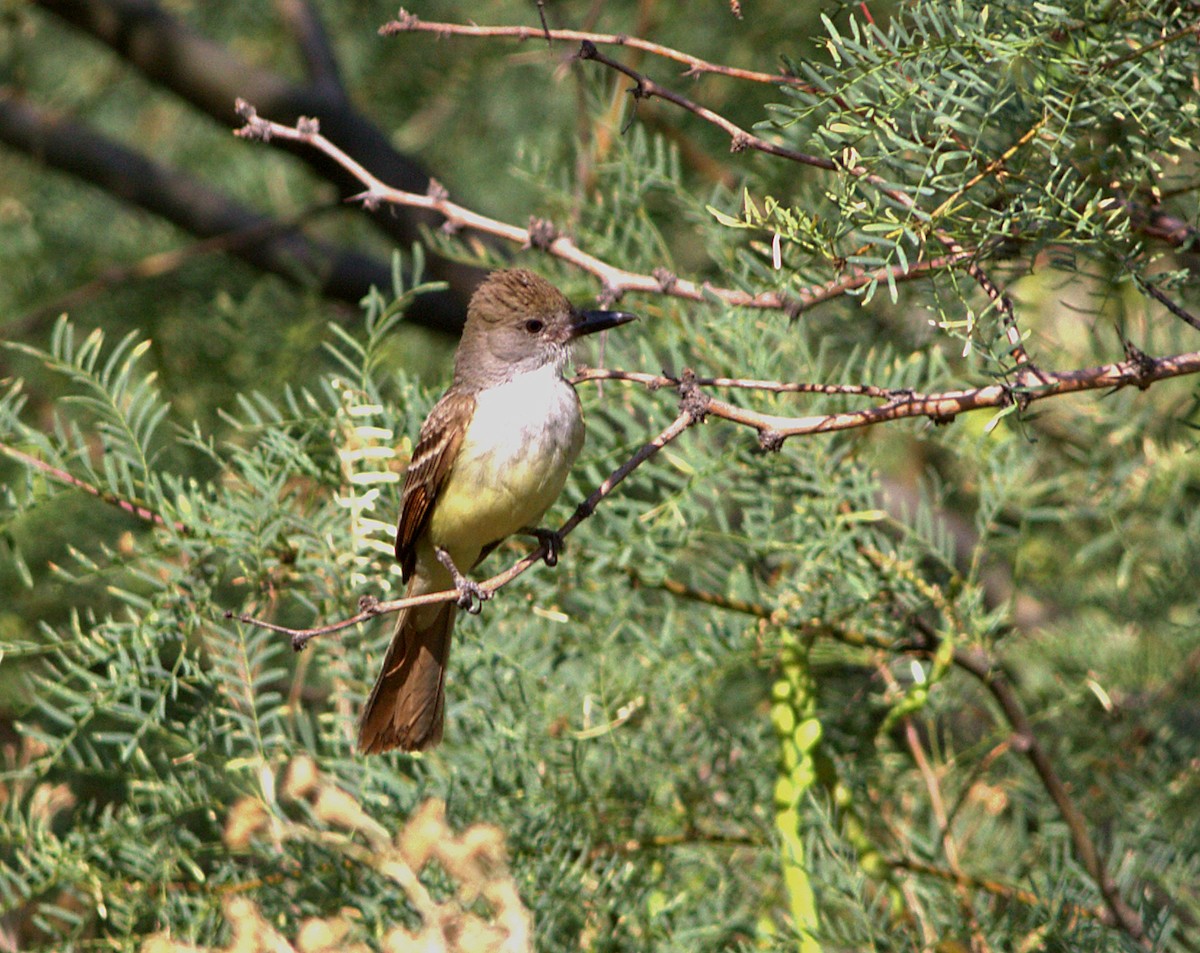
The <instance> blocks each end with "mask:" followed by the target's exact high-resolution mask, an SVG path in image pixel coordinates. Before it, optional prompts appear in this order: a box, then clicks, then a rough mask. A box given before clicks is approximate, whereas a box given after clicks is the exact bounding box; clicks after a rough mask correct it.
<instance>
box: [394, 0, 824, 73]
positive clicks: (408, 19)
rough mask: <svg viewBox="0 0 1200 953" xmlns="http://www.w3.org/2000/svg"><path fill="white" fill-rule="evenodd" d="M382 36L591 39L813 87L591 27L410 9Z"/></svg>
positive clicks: (703, 69) (699, 68)
mask: <svg viewBox="0 0 1200 953" xmlns="http://www.w3.org/2000/svg"><path fill="white" fill-rule="evenodd" d="M379 32H380V34H381V35H382V36H395V35H396V34H398V33H432V34H434V35H435V36H438V37H443V36H470V37H510V38H513V39H517V40H532V39H539V40H564V41H566V42H571V43H582V42H585V41H586V42H589V43H595V44H597V45H599V46H627V47H629V48H630V49H634V50H641V51H642V52H643V53H651V54H653V55H654V56H661V57H663V58H665V59H669V60H674V61H676V62H677V63H682V64H683V65H684V66H686V67H687V69H686V70H685V72H684V75H687V76H695V75H699V74H701V73H713V74H716V75H719V76H728V77H731V78H733V79H745V80H750V81H751V82H755V83H769V84H771V85H773V86H797V87H800V88H802V89H809V90H811V87H810V86H809V85H808V84H807V83H805V82H804V81H803V80H801V79H799V78H798V77H795V76H787V75H785V74H782V73H778V74H777V73H760V72H758V71H757V70H748V69H740V68H738V67H736V66H722V65H721V64H720V63H710V62H708V61H707V60H702V59H701V58H700V57H698V56H692V55H691V54H689V53H683V52H680V51H679V50H674V49H671V48H670V47H669V46H662V45H661V44H658V43H652V42H651V41H649V40H643V39H642V38H640V37H636V36H627V35H626V34H624V33H592V32H590V31H587V30H554V29H549V28H547V27H546V26H545V25H544V24H543V25H542V27H540V28H539V27H529V26H479V25H476V24H473V23H472V24H461V23H433V22H426V21H424V20H421V19H419V18H418V17H417V16H415V15H414V14H412V13H409V12H408V11H407V10H404V9H401V10H400V13H399V14H398V15H397V16H396V19H395V20H392V21H391V22H389V23H385V24H384V25H383V26H381V27H380V28H379Z"/></svg>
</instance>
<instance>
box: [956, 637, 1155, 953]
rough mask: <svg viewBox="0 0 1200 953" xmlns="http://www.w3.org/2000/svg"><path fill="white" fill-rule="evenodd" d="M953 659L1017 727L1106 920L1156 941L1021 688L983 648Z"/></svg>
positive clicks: (1017, 742)
mask: <svg viewBox="0 0 1200 953" xmlns="http://www.w3.org/2000/svg"><path fill="white" fill-rule="evenodd" d="M954 664H955V665H956V666H957V667H958V668H961V669H962V670H963V671H966V672H970V673H971V674H972V675H974V676H975V678H977V679H978V680H979V682H980V683H981V684H982V685H983V686H984V687H985V688H986V689H987V690H988V692H990V693H991V696H992V698H993V699H995V701H996V704H998V705H999V706H1000V710H1001V711H1003V712H1004V717H1005V719H1007V721H1008V723H1009V725H1010V726H1011V727H1012V730H1013V735H1014V737H1013V748H1014V749H1015V750H1017V751H1021V752H1023V753H1024V754H1025V756H1026V757H1027V758H1028V759H1029V762H1030V764H1032V765H1033V769H1034V771H1035V772H1037V775H1038V778H1039V779H1040V780H1041V782H1042V786H1043V787H1044V788H1045V789H1046V792H1047V793H1048V794H1049V795H1050V798H1051V800H1053V801H1054V804H1055V806H1056V807H1057V808H1058V812H1059V814H1060V815H1061V816H1062V819H1063V821H1064V822H1065V823H1066V825H1067V829H1068V830H1069V831H1070V834H1071V843H1072V845H1073V846H1074V848H1075V856H1076V857H1078V858H1079V861H1080V863H1082V864H1083V867H1084V869H1085V870H1086V871H1087V873H1088V876H1089V877H1091V878H1092V880H1093V881H1094V882H1095V884H1096V886H1097V887H1099V888H1100V895H1101V896H1102V897H1103V898H1104V903H1105V905H1106V906H1107V907H1108V913H1109V916H1106V917H1105V920H1106V921H1107V922H1111V923H1113V924H1114V925H1116V926H1119V927H1120V928H1121V929H1122V930H1124V931H1125V932H1126V933H1127V934H1129V936H1130V937H1132V938H1133V939H1134V940H1136V941H1138V943H1139V944H1140V945H1141V946H1143V947H1144V948H1146V949H1150V948H1151V946H1152V944H1151V943H1150V941H1149V939H1148V938H1147V936H1146V928H1145V926H1144V924H1143V923H1142V918H1141V917H1140V916H1139V915H1138V913H1137V911H1136V910H1134V909H1133V908H1132V907H1130V906H1129V905H1128V904H1127V903H1126V902H1125V900H1124V899H1123V898H1122V897H1121V892H1120V890H1118V889H1117V885H1116V882H1115V881H1114V880H1113V878H1112V875H1111V874H1110V873H1109V872H1108V868H1107V866H1106V865H1105V863H1104V862H1103V861H1102V860H1101V858H1100V852H1099V850H1097V848H1096V845H1095V844H1094V843H1093V842H1092V838H1091V835H1090V834H1089V833H1088V825H1087V819H1086V818H1085V817H1084V816H1083V814H1082V812H1080V810H1079V808H1078V807H1076V806H1075V802H1074V800H1073V799H1072V798H1071V794H1070V792H1069V791H1068V790H1067V786H1066V784H1064V783H1063V780H1062V778H1060V777H1059V776H1058V772H1057V771H1056V770H1055V768H1054V762H1053V760H1051V758H1050V756H1049V755H1048V754H1047V753H1046V749H1045V748H1043V747H1042V744H1041V742H1040V741H1039V740H1038V737H1037V735H1036V734H1035V733H1034V730H1033V723H1032V722H1031V721H1030V720H1029V716H1028V715H1027V714H1026V713H1025V709H1024V707H1023V706H1022V705H1021V701H1020V699H1019V698H1017V693H1016V692H1015V691H1014V690H1013V687H1012V685H1011V684H1010V683H1009V681H1008V678H1007V676H1005V674H1004V672H1003V671H1002V670H1001V669H1000V668H999V667H998V666H997V665H996V664H995V663H994V661H993V660H992V659H991V658H990V657H989V656H988V655H987V654H986V653H984V652H982V651H981V650H979V649H972V648H958V649H955V650H954Z"/></svg>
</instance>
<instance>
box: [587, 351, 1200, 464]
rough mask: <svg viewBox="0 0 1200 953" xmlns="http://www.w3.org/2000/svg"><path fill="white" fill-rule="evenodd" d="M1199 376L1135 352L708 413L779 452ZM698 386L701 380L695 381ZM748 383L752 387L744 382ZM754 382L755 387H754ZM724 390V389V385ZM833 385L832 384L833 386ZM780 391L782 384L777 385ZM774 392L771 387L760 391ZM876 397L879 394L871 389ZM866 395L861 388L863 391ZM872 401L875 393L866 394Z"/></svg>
mask: <svg viewBox="0 0 1200 953" xmlns="http://www.w3.org/2000/svg"><path fill="white" fill-rule="evenodd" d="M1197 373H1200V351H1189V352H1187V353H1184V354H1176V355H1173V356H1171V357H1159V358H1152V357H1149V356H1148V355H1145V354H1141V353H1136V354H1133V355H1131V356H1130V357H1129V358H1127V359H1126V360H1124V361H1117V362H1115V363H1112V364H1101V365H1099V366H1098V367H1086V368H1080V369H1079V370H1072V371H1038V372H1037V382H1038V383H1036V385H1029V386H1024V387H1022V388H1021V389H1019V390H1018V389H1015V388H1013V387H1010V386H1009V385H1007V384H989V385H986V386H984V387H973V388H965V389H962V390H948V391H941V392H938V393H930V394H918V393H913V392H910V391H898V392H888V391H882V393H883V394H884V395H886V399H885V400H884V402H883V403H881V404H878V405H876V406H874V407H867V408H864V409H862V410H855V411H845V412H842V413H836V414H814V415H811V416H807V417H783V416H779V415H776V414H764V413H760V412H758V411H754V410H748V409H746V408H744V407H738V406H736V405H734V404H730V403H728V402H726V401H723V400H717V399H715V398H713V399H710V400H709V401H708V404H707V408H706V409H707V412H708V413H709V414H711V415H712V416H714V417H720V418H722V419H725V420H730V421H732V422H734V423H738V424H743V425H745V426H747V427H753V428H754V429H755V430H757V431H758V435H759V441H760V443H762V445H763V447H764V448H765V449H772V450H773V449H778V448H779V446H780V445H782V443H783V441H784V440H785V439H786V438H788V437H796V436H801V435H804V434H815V433H830V432H832V431H835V430H851V429H854V428H857V427H869V426H872V425H874V424H878V423H883V422H884V421H887V420H899V419H902V418H906V417H927V418H929V419H930V420H932V421H933V422H934V423H938V424H945V423H949V422H950V421H952V420H953V419H954V418H955V417H956V416H958V415H959V414H963V413H967V412H968V411H972V410H980V409H983V408H987V407H997V408H1002V407H1008V406H1011V405H1012V404H1013V403H1014V402H1018V403H1020V404H1021V406H1024V405H1027V404H1029V403H1032V402H1033V401H1037V400H1044V399H1046V398H1048V397H1057V396H1060V395H1062V394H1073V393H1078V392H1080V391H1088V390H1108V389H1119V388H1122V387H1128V386H1131V385H1132V386H1134V387H1138V388H1143V389H1144V388H1146V387H1148V386H1150V385H1151V384H1153V383H1155V382H1156V381H1160V380H1166V379H1167V378H1171V377H1182V376H1185V375H1188V374H1197ZM580 379H581V380H592V379H606V380H620V379H626V380H630V381H633V382H635V383H641V384H645V385H647V386H651V387H655V386H663V385H664V384H666V383H670V382H671V381H672V380H673V379H672V378H667V377H658V376H655V375H642V374H637V373H630V372H626V371H587V372H585V373H584V374H582V375H581V376H580ZM696 383H700V379H697V380H696ZM744 383H745V384H750V383H752V382H744ZM754 383H758V382H754ZM724 386H728V385H724ZM795 386H796V390H797V391H798V392H800V391H809V389H810V388H811V392H813V393H853V392H854V391H852V390H851V391H831V390H827V389H825V385H807V386H806V385H795ZM835 386H836V385H835ZM781 387H782V385H781ZM762 389H773V388H762ZM874 392H875V393H880V389H878V388H876V389H874ZM861 393H863V394H867V391H866V390H865V389H864V390H863V391H861ZM870 396H874V394H870Z"/></svg>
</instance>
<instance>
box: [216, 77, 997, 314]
mask: <svg viewBox="0 0 1200 953" xmlns="http://www.w3.org/2000/svg"><path fill="white" fill-rule="evenodd" d="M237 108H238V114H239V115H240V116H241V117H242V118H243V119H244V120H245V121H246V125H245V126H243V127H242V128H241V129H238V130H236V131H235V135H238V136H240V137H242V138H245V139H260V140H263V141H269V140H271V139H284V140H287V141H290V142H299V143H305V144H307V145H309V146H311V147H312V148H314V149H316V150H318V151H320V152H322V153H324V154H325V155H326V156H328V157H329V158H331V159H332V160H333V161H335V162H336V163H338V164H339V165H340V166H341V167H342V168H343V169H345V170H346V171H347V172H349V173H350V174H351V175H352V176H354V178H355V179H357V180H358V181H359V182H360V183H361V184H362V185H363V187H364V190H363V191H362V192H360V193H359V194H357V195H355V196H354V197H353V198H354V199H355V200H356V201H360V202H362V203H363V205H365V206H367V207H369V208H373V207H375V206H378V205H380V204H384V203H386V204H390V205H399V206H405V207H409V208H418V209H424V210H428V211H432V212H436V213H438V214H439V215H440V216H441V217H442V219H443V225H442V227H443V228H444V229H446V230H448V231H452V232H453V231H459V230H462V229H469V230H472V231H476V232H481V233H484V234H487V235H493V236H495V237H497V238H502V239H504V240H506V241H509V242H512V243H514V244H516V245H520V246H521V247H523V248H537V249H539V250H541V251H544V252H546V253H547V254H549V255H552V256H554V257H555V258H558V259H560V260H562V261H565V262H567V263H568V264H571V265H574V266H575V267H577V268H579V269H581V270H582V271H585V272H587V273H588V274H591V275H594V276H595V277H596V278H598V279H599V280H600V282H601V284H602V286H603V291H602V293H601V295H600V298H601V300H602V301H603V302H604V303H608V304H611V303H612V302H613V301H616V300H618V299H619V298H621V297H622V295H624V294H625V293H626V292H630V291H632V292H645V293H650V294H660V295H666V296H668V297H674V298H681V299H684V300H687V301H706V300H713V299H715V300H718V301H721V302H723V303H725V304H727V305H730V306H732V307H741V308H755V309H762V310H775V311H785V312H787V313H789V314H792V315H796V314H800V313H801V312H803V311H806V310H808V309H809V308H812V307H814V306H815V305H817V304H822V303H824V302H826V301H830V300H833V299H834V298H837V297H840V296H842V295H845V294H848V293H850V292H852V291H856V290H858V289H859V288H864V287H867V286H868V285H871V284H873V283H878V282H893V283H894V282H902V281H911V280H913V279H915V278H918V277H921V276H924V275H928V274H930V273H932V272H935V271H944V270H947V269H950V268H954V267H957V266H959V265H961V264H962V263H963V262H966V261H969V260H970V259H971V257H972V256H973V255H974V252H973V251H972V250H970V249H962V248H959V249H955V250H952V251H951V252H949V253H947V254H945V255H941V256H938V257H935V258H929V259H925V260H922V261H917V262H913V263H911V264H910V265H908V266H907V267H900V266H898V265H891V266H887V267H884V268H879V269H875V270H873V271H863V270H859V269H854V270H850V271H848V272H847V273H846V274H844V275H842V276H841V277H838V278H834V279H831V280H830V281H828V282H825V283H823V284H818V285H811V286H808V287H806V288H801V289H799V290H797V291H795V292H792V293H790V294H784V293H781V292H776V291H766V292H762V293H760V294H757V295H751V294H748V293H747V292H744V291H739V290H737V289H733V288H718V287H715V286H713V285H711V284H709V283H708V282H704V283H701V284H697V283H696V282H693V281H688V280H687V279H684V278H679V277H677V276H676V275H673V274H671V273H670V272H668V271H666V270H665V269H656V270H655V272H654V273H653V274H649V275H646V274H639V273H637V272H632V271H627V270H626V269H624V268H619V267H617V266H615V265H610V264H609V263H607V262H605V261H603V260H601V259H599V258H597V257H596V256H594V255H590V254H588V253H587V252H585V251H584V250H583V249H581V248H580V247H579V246H578V245H577V244H575V242H574V241H573V240H572V239H570V238H569V237H567V236H566V235H561V234H559V233H558V230H557V229H556V228H555V227H554V226H553V225H552V224H551V223H549V222H546V221H543V220H540V219H533V220H531V221H530V227H529V228H522V227H520V226H519V225H511V224H509V223H507V222H502V221H500V220H498V219H494V218H490V217H488V216H486V215H482V214H480V213H479V212H475V211H472V210H471V209H468V208H466V207H464V206H462V205H458V204H456V203H454V202H451V201H450V199H449V198H448V197H447V195H446V192H445V190H444V189H442V188H441V187H440V186H437V185H436V184H435V187H433V188H431V189H430V190H429V191H428V192H426V193H424V194H421V193H416V192H407V191H404V190H403V189H396V188H393V187H392V186H390V185H388V184H387V183H385V182H383V181H382V180H381V179H379V178H378V177H376V176H375V175H373V174H372V173H371V172H369V171H368V170H367V169H366V168H365V167H363V166H362V165H361V164H360V163H359V162H357V161H356V160H355V159H353V158H352V157H351V156H349V155H348V154H347V153H345V152H344V151H343V150H342V149H340V148H339V147H338V146H337V145H335V144H334V143H333V142H331V141H330V140H329V139H328V138H326V137H325V136H324V135H322V134H321V132H320V126H319V124H318V123H317V122H316V121H315V120H312V119H304V118H302V119H301V120H300V121H299V122H297V123H296V125H295V126H288V125H284V124H283V123H278V122H273V121H271V120H269V119H263V118H262V117H261V116H259V115H258V112H257V110H256V109H255V108H254V106H252V105H251V104H249V103H247V102H246V101H244V100H238V106H237Z"/></svg>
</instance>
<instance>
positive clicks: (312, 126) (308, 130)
mask: <svg viewBox="0 0 1200 953" xmlns="http://www.w3.org/2000/svg"><path fill="white" fill-rule="evenodd" d="M296 131H297V132H298V133H300V134H301V135H305V136H316V135H320V133H321V122H320V120H319V119H317V118H316V117H315V116H301V117H300V118H299V119H297V120H296Z"/></svg>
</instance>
